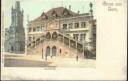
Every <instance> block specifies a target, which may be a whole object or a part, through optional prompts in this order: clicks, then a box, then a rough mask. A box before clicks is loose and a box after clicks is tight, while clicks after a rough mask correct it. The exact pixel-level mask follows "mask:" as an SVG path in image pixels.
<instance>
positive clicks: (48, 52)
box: [46, 46, 51, 56]
mask: <svg viewBox="0 0 128 81" xmlns="http://www.w3.org/2000/svg"><path fill="white" fill-rule="evenodd" d="M50 50H51V49H50V47H49V46H48V47H47V48H46V56H50Z"/></svg>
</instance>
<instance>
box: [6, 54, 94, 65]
mask: <svg viewBox="0 0 128 81" xmlns="http://www.w3.org/2000/svg"><path fill="white" fill-rule="evenodd" d="M4 66H5V67H51V66H52V67H95V60H93V59H78V61H76V59H75V58H62V57H52V59H51V58H50V57H48V58H47V61H46V60H44V59H42V58H41V56H40V55H21V54H19V55H18V54H6V55H5V59H4Z"/></svg>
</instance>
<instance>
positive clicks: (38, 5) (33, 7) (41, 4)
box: [2, 0, 96, 28]
mask: <svg viewBox="0 0 128 81" xmlns="http://www.w3.org/2000/svg"><path fill="white" fill-rule="evenodd" d="M2 1H3V2H2V12H3V13H2V14H4V27H5V28H7V27H9V26H10V24H11V8H12V6H13V7H15V2H16V1H20V7H21V10H22V9H23V10H24V27H25V28H27V23H28V22H27V20H28V18H29V21H31V20H34V19H35V18H37V17H39V16H40V15H41V13H42V12H43V11H44V12H47V11H48V10H50V9H51V8H56V7H62V6H63V7H66V8H69V5H71V10H72V11H74V12H78V11H80V13H88V12H89V3H90V2H92V3H93V10H94V16H95V11H96V4H95V0H2ZM28 16H29V17H28Z"/></svg>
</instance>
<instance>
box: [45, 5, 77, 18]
mask: <svg viewBox="0 0 128 81" xmlns="http://www.w3.org/2000/svg"><path fill="white" fill-rule="evenodd" d="M64 12H67V13H69V14H70V15H72V16H73V15H77V13H75V12H72V11H71V10H69V9H67V8H64V7H57V8H52V9H51V10H49V11H48V12H46V13H45V15H46V16H48V17H51V16H52V14H53V13H56V15H57V16H59V17H63V14H64Z"/></svg>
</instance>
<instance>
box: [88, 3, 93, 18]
mask: <svg viewBox="0 0 128 81" xmlns="http://www.w3.org/2000/svg"><path fill="white" fill-rule="evenodd" d="M89 6H90V13H91V16H93V9H92V7H93V4H92V3H91V2H90V4H89Z"/></svg>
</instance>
